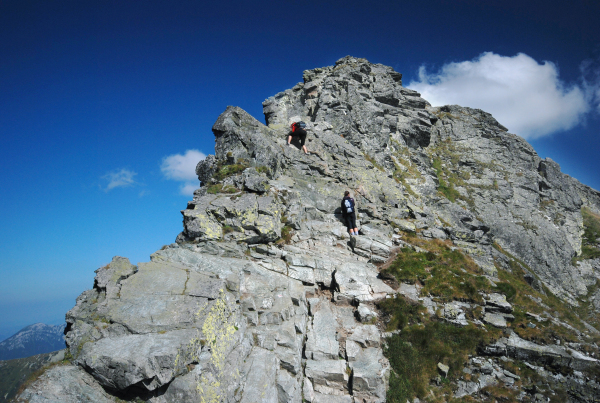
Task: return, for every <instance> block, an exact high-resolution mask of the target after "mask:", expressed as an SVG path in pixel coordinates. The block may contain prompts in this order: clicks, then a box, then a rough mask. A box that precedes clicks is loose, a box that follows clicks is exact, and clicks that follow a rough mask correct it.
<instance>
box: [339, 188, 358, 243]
mask: <svg viewBox="0 0 600 403" xmlns="http://www.w3.org/2000/svg"><path fill="white" fill-rule="evenodd" d="M342 215H343V216H344V220H345V221H346V227H348V232H350V235H358V228H356V203H354V199H353V198H352V197H350V192H349V191H347V190H346V191H345V192H344V198H343V199H342Z"/></svg>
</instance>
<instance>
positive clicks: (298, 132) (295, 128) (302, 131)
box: [287, 121, 309, 155]
mask: <svg viewBox="0 0 600 403" xmlns="http://www.w3.org/2000/svg"><path fill="white" fill-rule="evenodd" d="M290 128H291V129H292V131H291V132H290V134H289V135H288V139H287V144H288V147H291V145H292V144H291V142H292V137H298V138H299V139H300V146H301V147H302V150H304V154H306V155H308V154H309V152H308V150H307V149H306V146H305V145H304V142H305V141H306V135H307V133H306V123H304V122H302V121H300V122H295V123H292V125H291V126H290Z"/></svg>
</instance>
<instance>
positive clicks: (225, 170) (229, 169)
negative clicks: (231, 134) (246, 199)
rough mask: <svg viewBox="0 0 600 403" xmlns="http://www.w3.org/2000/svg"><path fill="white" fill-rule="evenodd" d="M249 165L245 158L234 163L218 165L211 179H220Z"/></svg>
mask: <svg viewBox="0 0 600 403" xmlns="http://www.w3.org/2000/svg"><path fill="white" fill-rule="evenodd" d="M249 166H250V164H248V163H247V162H246V160H243V159H240V160H238V162H237V163H236V164H231V165H222V166H219V167H218V169H217V172H215V173H214V175H213V179H216V180H217V181H222V180H223V179H225V178H228V177H230V176H232V175H235V174H238V173H240V172H242V171H243V170H244V169H246V168H248V167H249Z"/></svg>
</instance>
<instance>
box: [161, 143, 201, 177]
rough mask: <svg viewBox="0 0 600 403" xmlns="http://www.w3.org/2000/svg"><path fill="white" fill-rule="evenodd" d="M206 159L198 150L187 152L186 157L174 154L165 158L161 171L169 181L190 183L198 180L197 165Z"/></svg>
mask: <svg viewBox="0 0 600 403" xmlns="http://www.w3.org/2000/svg"><path fill="white" fill-rule="evenodd" d="M204 158H206V155H204V153H201V152H200V151H198V150H187V151H186V152H185V154H184V155H181V154H173V155H169V156H168V157H165V158H163V161H162V164H161V166H160V170H161V171H162V173H163V174H164V175H165V177H166V178H167V179H173V180H176V181H189V180H193V179H196V165H197V164H198V162H200V160H203V159H204Z"/></svg>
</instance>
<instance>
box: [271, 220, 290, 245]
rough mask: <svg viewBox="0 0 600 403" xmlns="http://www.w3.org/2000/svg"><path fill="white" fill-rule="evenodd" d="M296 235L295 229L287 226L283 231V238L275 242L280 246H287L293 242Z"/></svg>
mask: <svg viewBox="0 0 600 403" xmlns="http://www.w3.org/2000/svg"><path fill="white" fill-rule="evenodd" d="M293 235H294V229H293V228H292V227H291V226H290V225H285V226H284V227H283V228H282V229H281V238H279V239H278V240H277V242H275V243H276V244H278V245H285V244H289V243H290V242H292V236H293Z"/></svg>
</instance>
